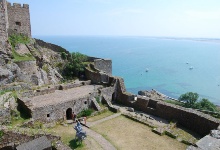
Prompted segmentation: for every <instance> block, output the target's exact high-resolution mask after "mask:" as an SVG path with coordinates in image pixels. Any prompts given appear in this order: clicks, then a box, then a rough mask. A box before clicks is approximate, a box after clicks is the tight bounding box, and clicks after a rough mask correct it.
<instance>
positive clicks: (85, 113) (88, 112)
mask: <svg viewBox="0 0 220 150" xmlns="http://www.w3.org/2000/svg"><path fill="white" fill-rule="evenodd" d="M93 112H94V110H92V109H90V108H89V109H84V110H83V111H81V112H80V113H79V114H78V115H77V117H79V118H80V117H88V116H91V114H92V113H93Z"/></svg>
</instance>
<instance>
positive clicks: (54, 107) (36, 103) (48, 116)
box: [18, 85, 101, 122]
mask: <svg viewBox="0 0 220 150" xmlns="http://www.w3.org/2000/svg"><path fill="white" fill-rule="evenodd" d="M100 87H101V86H96V87H94V86H93V85H84V86H80V87H75V88H70V89H63V88H62V90H56V91H55V92H54V93H50V94H44V95H38V96H34V97H31V98H19V99H18V103H19V107H20V108H21V109H25V110H26V112H27V113H28V114H29V116H30V117H32V118H33V119H34V120H40V121H43V122H51V121H57V120H63V119H64V120H65V119H71V117H72V116H71V115H72V113H73V112H74V113H76V114H77V113H79V112H81V111H82V110H84V109H87V108H89V107H90V106H91V101H92V99H93V98H94V97H95V96H96V95H97V94H98V92H97V89H98V88H100Z"/></svg>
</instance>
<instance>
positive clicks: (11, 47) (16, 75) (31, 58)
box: [0, 35, 69, 87]
mask: <svg viewBox="0 0 220 150" xmlns="http://www.w3.org/2000/svg"><path fill="white" fill-rule="evenodd" d="M62 53H64V54H65V55H67V56H68V55H69V52H68V51H66V50H65V49H63V48H62V47H59V46H56V45H54V44H50V43H46V42H44V41H41V40H37V39H32V38H27V37H25V38H24V37H19V35H18V36H15V37H9V40H8V41H7V42H6V45H5V46H4V47H0V86H1V87H2V86H4V85H6V84H10V83H13V82H17V83H24V82H25V83H26V84H29V85H30V86H32V85H37V86H41V85H45V84H56V83H58V82H60V81H61V80H62V78H63V77H62V76H61V70H62V67H63V66H64V64H65V63H66V60H65V59H64V58H62V57H61V55H62Z"/></svg>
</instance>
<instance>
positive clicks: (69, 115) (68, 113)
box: [66, 108, 73, 120]
mask: <svg viewBox="0 0 220 150" xmlns="http://www.w3.org/2000/svg"><path fill="white" fill-rule="evenodd" d="M72 113H73V111H72V108H68V109H67V110H66V120H71V119H72Z"/></svg>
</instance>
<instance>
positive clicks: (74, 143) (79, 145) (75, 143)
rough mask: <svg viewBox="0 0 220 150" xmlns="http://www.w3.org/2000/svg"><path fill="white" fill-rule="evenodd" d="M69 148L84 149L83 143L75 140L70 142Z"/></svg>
mask: <svg viewBox="0 0 220 150" xmlns="http://www.w3.org/2000/svg"><path fill="white" fill-rule="evenodd" d="M69 147H70V148H72V149H76V148H82V147H83V143H80V142H79V141H78V140H75V139H73V140H71V141H69Z"/></svg>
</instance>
